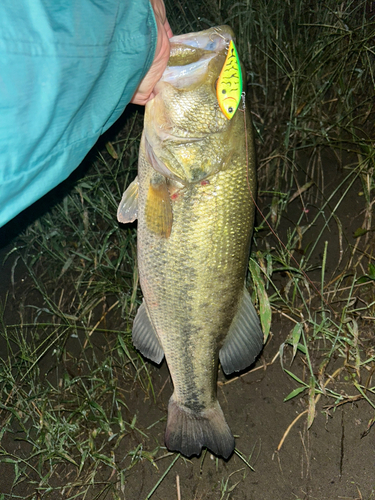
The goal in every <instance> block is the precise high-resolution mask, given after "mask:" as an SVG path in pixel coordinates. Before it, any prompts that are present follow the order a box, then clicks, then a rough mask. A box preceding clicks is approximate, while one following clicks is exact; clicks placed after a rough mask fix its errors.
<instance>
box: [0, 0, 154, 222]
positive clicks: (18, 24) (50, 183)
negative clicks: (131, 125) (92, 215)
mask: <svg viewBox="0 0 375 500" xmlns="http://www.w3.org/2000/svg"><path fill="white" fill-rule="evenodd" d="M156 41H157V28H156V22H155V18H154V14H153V10H152V7H151V5H150V3H149V1H148V0H78V1H77V0H17V1H14V0H1V2H0V68H1V70H0V226H2V225H4V224H5V223H6V222H7V221H9V220H10V219H11V218H13V217H14V216H15V215H17V214H18V213H19V212H21V211H22V210H23V209H24V208H26V207H28V206H29V205H31V204H32V203H33V202H34V201H36V200H37V199H39V198H40V197H42V196H43V195H44V194H45V193H47V192H48V191H49V190H51V189H52V188H53V187H55V186H56V185H57V184H59V183H60V182H62V181H63V180H64V179H66V178H67V177H68V176H69V174H70V173H71V172H72V171H73V170H74V169H75V168H76V167H77V166H78V165H79V164H80V162H81V161H82V160H83V158H84V157H85V156H86V154H87V153H88V152H89V150H90V149H91V148H92V146H93V145H94V144H95V142H96V141H97V139H98V137H99V136H100V135H101V134H102V133H103V132H105V130H107V129H108V128H109V127H110V126H111V125H112V124H113V123H114V122H115V121H116V119H117V118H118V117H119V116H120V115H121V113H122V112H123V110H124V108H125V106H126V105H127V104H128V103H129V101H130V99H131V98H132V96H133V94H134V92H135V90H136V88H137V86H138V84H139V83H140V81H141V80H142V78H143V77H144V75H145V74H146V73H147V71H148V69H149V67H150V66H151V63H152V61H153V58H154V54H155V49H156Z"/></svg>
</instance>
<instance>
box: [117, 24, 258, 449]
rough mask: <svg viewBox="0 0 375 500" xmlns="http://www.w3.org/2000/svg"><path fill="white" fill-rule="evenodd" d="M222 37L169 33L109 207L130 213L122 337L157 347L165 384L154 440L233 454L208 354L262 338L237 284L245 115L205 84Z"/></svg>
mask: <svg viewBox="0 0 375 500" xmlns="http://www.w3.org/2000/svg"><path fill="white" fill-rule="evenodd" d="M232 39H233V32H232V30H231V29H230V28H229V27H227V26H222V27H219V28H213V29H209V30H206V31H202V32H200V33H191V34H188V35H181V36H176V37H173V38H172V39H171V55H170V60H169V64H168V67H167V69H166V70H165V72H164V74H163V76H162V78H161V80H160V82H159V83H158V84H157V85H156V87H155V93H156V96H155V98H154V99H152V100H151V101H149V102H148V103H147V105H146V109H145V119H144V131H143V135H142V139H141V145H140V151H139V163H138V177H137V178H136V179H135V181H133V183H132V184H131V185H130V186H129V187H128V189H127V190H126V191H125V193H124V195H123V198H122V201H121V203H120V206H119V209H118V219H119V221H120V222H125V223H126V222H131V221H133V220H135V219H136V218H138V236H137V240H138V243H137V245H138V250H137V251H138V267H139V277H140V284H141V288H142V291H143V295H144V300H143V304H142V305H141V307H140V308H139V311H138V313H137V315H136V318H135V320H134V325H133V332H132V337H133V343H134V345H135V347H136V348H137V349H138V350H139V351H140V352H141V353H142V354H143V355H144V356H146V357H147V358H149V359H151V360H152V361H154V362H155V363H161V361H162V359H163V357H164V356H165V358H166V361H167V363H168V367H169V371H170V374H171V377H172V381H173V386H174V392H173V395H172V397H171V399H170V402H169V407H168V421H167V428H166V433H165V443H166V446H167V448H168V449H169V450H174V451H179V452H181V453H182V454H184V455H186V456H191V455H199V454H200V452H201V450H202V447H207V448H208V449H209V450H211V451H212V452H213V453H215V454H216V455H219V456H222V457H224V458H228V457H229V456H230V455H231V454H232V452H233V450H234V445H235V443H234V438H233V435H232V433H231V431H230V429H229V427H228V425H227V423H226V420H225V417H224V415H223V412H222V410H221V407H220V405H219V402H218V400H217V395H216V393H217V371H218V360H219V359H220V362H221V366H222V368H223V370H224V372H225V373H226V374H229V373H232V372H234V371H239V370H242V369H244V368H247V367H248V366H249V365H250V364H251V363H252V362H253V361H254V359H255V358H256V356H257V355H258V354H259V352H260V350H261V348H262V345H263V334H262V331H261V328H260V324H259V319H258V316H257V314H256V312H255V309H254V307H253V305H252V302H251V299H250V296H249V293H248V291H247V290H246V288H245V275H246V270H247V266H248V258H249V250H250V240H251V235H252V231H253V221H254V203H253V201H252V198H251V194H250V190H251V191H252V192H253V193H254V192H255V189H256V181H255V158H254V148H253V140H252V136H251V126H250V123H251V122H250V116H249V114H248V111H247V110H246V111H244V110H243V109H238V110H237V111H236V112H235V113H234V115H233V117H232V118H231V119H228V118H227V117H226V116H225V115H224V114H223V112H222V110H221V108H220V106H219V103H218V99H217V96H216V90H215V86H216V84H217V80H218V77H219V75H220V73H221V70H222V68H223V65H224V63H225V60H226V56H227V51H228V46H229V42H230V40H232ZM245 113H246V114H245ZM245 120H246V127H245ZM246 131H247V141H246Z"/></svg>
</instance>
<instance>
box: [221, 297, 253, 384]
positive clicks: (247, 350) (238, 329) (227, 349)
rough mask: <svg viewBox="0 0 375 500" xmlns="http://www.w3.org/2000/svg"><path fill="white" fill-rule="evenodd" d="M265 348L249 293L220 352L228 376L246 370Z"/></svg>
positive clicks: (242, 301) (243, 299)
mask: <svg viewBox="0 0 375 500" xmlns="http://www.w3.org/2000/svg"><path fill="white" fill-rule="evenodd" d="M262 347H263V332H262V329H261V326H260V322H259V318H258V315H257V313H256V311H255V309H254V306H253V303H252V301H251V298H250V295H249V292H248V291H247V290H246V288H244V293H243V296H242V299H241V302H240V304H239V308H238V311H237V314H236V315H235V317H234V319H233V321H232V324H231V326H230V329H229V332H228V335H227V338H226V339H225V342H224V345H223V347H222V348H221V350H220V352H219V358H220V363H221V366H222V368H223V371H224V373H225V374H226V375H228V374H230V373H233V372H238V371H240V370H244V369H245V368H247V367H248V366H250V365H251V363H253V362H254V360H255V358H256V357H257V356H258V354H259V353H260V351H261V350H262Z"/></svg>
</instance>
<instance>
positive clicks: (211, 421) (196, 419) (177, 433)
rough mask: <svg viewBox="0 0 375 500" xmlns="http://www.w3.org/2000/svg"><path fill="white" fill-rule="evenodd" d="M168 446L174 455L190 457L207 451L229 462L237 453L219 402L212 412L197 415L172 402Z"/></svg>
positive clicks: (169, 412)
mask: <svg viewBox="0 0 375 500" xmlns="http://www.w3.org/2000/svg"><path fill="white" fill-rule="evenodd" d="M165 444H166V446H167V448H168V449H169V450H171V451H179V452H180V453H182V454H183V455H185V456H186V457H191V456H192V455H199V454H200V453H201V451H202V448H203V447H206V448H208V449H209V450H210V451H212V452H213V453H214V454H215V455H218V456H222V457H223V458H228V457H230V455H231V454H232V453H233V450H234V445H235V443H234V438H233V435H232V433H231V431H230V429H229V427H228V424H227V423H226V421H225V417H224V414H223V411H222V409H221V408H220V405H219V403H218V402H216V403H215V405H214V406H213V407H212V408H209V409H207V410H204V411H202V412H199V413H195V412H193V411H192V410H190V409H189V408H186V407H184V406H180V405H178V404H177V403H176V402H175V401H174V398H173V395H172V397H171V399H170V401H169V406H168V422H167V429H166V431H165Z"/></svg>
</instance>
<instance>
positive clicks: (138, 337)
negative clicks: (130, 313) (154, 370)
mask: <svg viewBox="0 0 375 500" xmlns="http://www.w3.org/2000/svg"><path fill="white" fill-rule="evenodd" d="M132 340H133V344H134V346H135V347H136V348H137V349H138V351H140V352H141V353H142V354H143V356H145V357H146V358H148V359H150V360H151V361H153V362H154V363H156V364H157V365H159V364H160V363H161V362H162V360H163V358H164V351H163V348H162V346H161V344H160V341H159V337H158V335H157V333H156V330H155V328H154V326H153V324H152V322H151V319H150V317H149V315H148V312H147V307H146V305H145V303H144V302H143V304H142V305H141V307H140V308H139V309H138V312H137V314H136V316H135V318H134V323H133V331H132Z"/></svg>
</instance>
